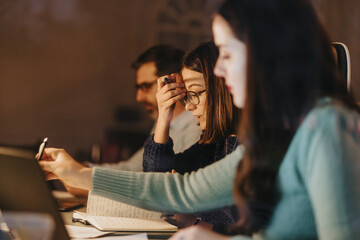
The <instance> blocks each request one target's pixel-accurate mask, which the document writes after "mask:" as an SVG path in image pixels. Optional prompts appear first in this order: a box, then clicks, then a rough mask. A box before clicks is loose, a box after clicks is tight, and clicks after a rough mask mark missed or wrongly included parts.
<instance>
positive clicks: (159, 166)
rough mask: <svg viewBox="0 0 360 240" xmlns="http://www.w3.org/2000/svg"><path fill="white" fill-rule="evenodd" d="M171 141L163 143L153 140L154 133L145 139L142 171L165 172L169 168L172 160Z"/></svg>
mask: <svg viewBox="0 0 360 240" xmlns="http://www.w3.org/2000/svg"><path fill="white" fill-rule="evenodd" d="M173 146H174V144H173V141H172V139H171V138H169V141H168V142H167V143H165V144H160V143H156V142H154V134H152V135H151V136H149V137H148V139H147V140H146V141H145V147H144V158H143V170H144V172H166V171H169V169H170V170H171V169H172V168H173V167H172V161H171V159H173V158H174V155H175V153H174V151H173Z"/></svg>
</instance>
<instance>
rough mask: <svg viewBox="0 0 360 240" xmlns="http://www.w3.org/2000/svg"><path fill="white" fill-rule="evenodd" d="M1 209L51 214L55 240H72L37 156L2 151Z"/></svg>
mask: <svg viewBox="0 0 360 240" xmlns="http://www.w3.org/2000/svg"><path fill="white" fill-rule="evenodd" d="M0 194H1V197H0V209H1V210H2V211H17V212H38V213H48V214H50V215H51V216H52V217H53V219H54V221H55V225H56V226H55V232H54V235H53V240H67V239H70V238H69V236H68V234H67V231H66V229H65V226H64V222H63V219H62V217H61V215H60V212H59V211H58V206H57V203H56V200H55V199H54V198H53V196H52V194H51V191H50V189H49V188H48V185H47V182H46V180H45V178H44V175H43V172H42V170H41V168H40V167H39V165H38V163H37V161H36V160H35V152H31V151H24V150H19V149H14V148H7V147H0Z"/></svg>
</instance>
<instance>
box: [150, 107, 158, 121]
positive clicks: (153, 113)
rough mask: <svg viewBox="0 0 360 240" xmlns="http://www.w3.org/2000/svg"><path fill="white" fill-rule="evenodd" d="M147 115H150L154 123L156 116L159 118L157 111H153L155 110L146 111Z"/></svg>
mask: <svg viewBox="0 0 360 240" xmlns="http://www.w3.org/2000/svg"><path fill="white" fill-rule="evenodd" d="M148 113H149V115H150V117H151V119H153V120H154V121H156V120H157V118H158V116H159V113H158V111H155V110H152V109H149V110H148Z"/></svg>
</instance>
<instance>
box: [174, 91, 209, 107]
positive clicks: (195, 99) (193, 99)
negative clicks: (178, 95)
mask: <svg viewBox="0 0 360 240" xmlns="http://www.w3.org/2000/svg"><path fill="white" fill-rule="evenodd" d="M204 92H206V90H202V91H199V92H193V91H187V92H186V95H185V97H184V98H183V99H181V100H180V101H181V103H182V104H183V105H186V103H187V102H188V101H189V102H190V103H191V104H194V105H198V104H199V103H200V97H199V96H200V95H201V94H202V93H204Z"/></svg>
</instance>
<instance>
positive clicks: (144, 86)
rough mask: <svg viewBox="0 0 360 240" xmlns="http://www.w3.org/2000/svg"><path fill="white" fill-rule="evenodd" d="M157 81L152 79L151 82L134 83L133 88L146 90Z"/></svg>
mask: <svg viewBox="0 0 360 240" xmlns="http://www.w3.org/2000/svg"><path fill="white" fill-rule="evenodd" d="M156 82H157V80H154V81H152V82H145V83H141V84H135V89H136V91H138V90H139V89H140V90H141V91H143V92H147V91H149V90H150V88H151V87H152V86H153V85H154V84H155V83H156Z"/></svg>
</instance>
